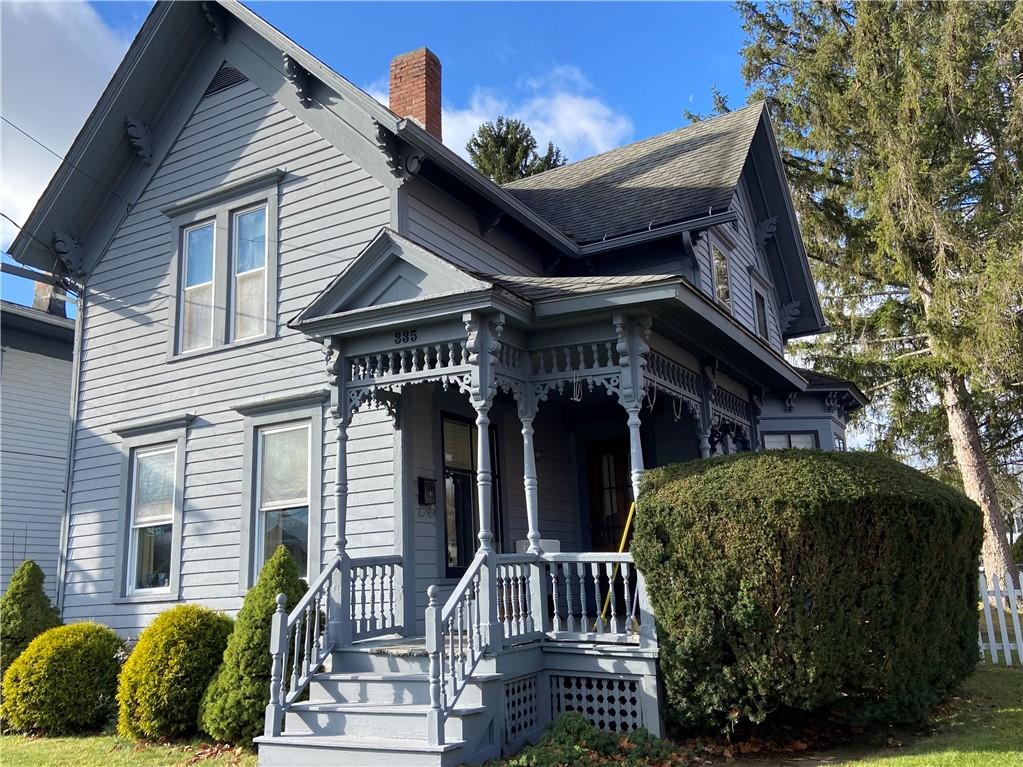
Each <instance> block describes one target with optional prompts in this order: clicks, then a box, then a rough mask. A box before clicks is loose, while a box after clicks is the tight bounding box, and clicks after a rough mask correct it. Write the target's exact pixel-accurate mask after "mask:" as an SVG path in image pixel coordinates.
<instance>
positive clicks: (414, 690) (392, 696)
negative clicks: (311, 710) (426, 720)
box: [309, 671, 501, 706]
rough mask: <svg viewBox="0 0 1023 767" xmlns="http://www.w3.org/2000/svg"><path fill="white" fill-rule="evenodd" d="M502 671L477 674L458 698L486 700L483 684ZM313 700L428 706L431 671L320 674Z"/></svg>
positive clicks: (471, 703) (311, 686) (466, 701)
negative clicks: (429, 673) (484, 698)
mask: <svg viewBox="0 0 1023 767" xmlns="http://www.w3.org/2000/svg"><path fill="white" fill-rule="evenodd" d="M500 676H501V675H500V674H476V675H474V676H473V680H472V682H471V683H470V684H468V685H467V686H466V688H465V689H464V690H463V691H462V694H461V696H460V697H459V699H458V701H459V703H461V704H464V705H469V706H476V705H480V704H481V703H482V702H483V690H482V685H483V684H484V683H485V682H489V681H492V680H494V679H499V678H500ZM309 701H310V702H313V703H318V702H333V703H379V704H385V705H386V704H412V705H417V704H418V705H425V704H428V703H429V702H430V677H429V675H428V674H399V673H374V672H371V671H353V672H347V673H328V672H324V673H320V674H317V675H316V676H314V677H313V678H312V680H311V681H310V682H309Z"/></svg>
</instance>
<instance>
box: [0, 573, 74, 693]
mask: <svg viewBox="0 0 1023 767" xmlns="http://www.w3.org/2000/svg"><path fill="white" fill-rule="evenodd" d="M45 580H46V575H45V574H44V573H43V571H42V569H41V568H40V567H39V565H37V564H36V563H35V562H33V561H32V560H31V559H26V560H25V561H24V562H22V563H21V564H20V565H18V569H17V570H15V571H14V573H13V574H12V575H11V580H10V581H9V582H8V583H7V591H5V592H4V595H3V597H0V677H2V676H3V672H4V671H6V670H7V667H8V666H9V665H11V662H12V661H13V660H14V659H15V658H17V657H18V656H19V655H21V652H22V650H24V649H25V648H26V647H28V645H29V642H31V641H32V640H33V639H35V638H36V637H37V636H39V635H40V634H42V633H43V632H44V631H46V630H47V629H51V628H53V627H54V626H59V625H60V616H59V615H58V614H57V611H56V609H54V607H53V605H52V604H50V598H49V597H48V596H46V591H44V590H43V581H45Z"/></svg>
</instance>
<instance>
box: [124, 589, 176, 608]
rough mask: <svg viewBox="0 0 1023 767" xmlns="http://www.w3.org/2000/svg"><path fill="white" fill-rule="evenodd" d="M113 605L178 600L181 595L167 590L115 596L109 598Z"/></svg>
mask: <svg viewBox="0 0 1023 767" xmlns="http://www.w3.org/2000/svg"><path fill="white" fill-rule="evenodd" d="M110 601H111V603H112V604H115V605H134V604H146V603H148V602H180V601H181V597H180V596H178V595H177V594H173V593H170V592H167V591H163V592H155V593H152V594H130V595H129V596H124V597H115V598H114V599H112V600H110Z"/></svg>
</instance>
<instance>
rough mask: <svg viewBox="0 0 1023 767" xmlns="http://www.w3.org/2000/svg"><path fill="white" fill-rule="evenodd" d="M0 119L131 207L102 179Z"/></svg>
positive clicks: (20, 128)
mask: <svg viewBox="0 0 1023 767" xmlns="http://www.w3.org/2000/svg"><path fill="white" fill-rule="evenodd" d="M0 120H3V121H4V122H5V123H7V124H8V125H10V126H11V127H12V128H14V130H16V131H18V133H20V134H21V135H22V136H24V137H25V138H27V139H28V140H29V141H31V142H32V143H34V144H37V145H39V146H41V147H42V148H43V149H45V150H46V151H47V152H49V153H50V154H52V155H53V156H54V157H56V158H57V159H58V160H60V161H61V163H64V164H67V165H69V166H70V167H71V168H72V169H73V170H76V171H78V172H79V173H81V174H82V175H83V176H85V177H86V178H87V179H89V180H90V181H92V182H93V183H94V184H96V185H98V186H101V187H102V188H103V189H106V190H107V191H108V192H110V194H112V195H114V197H116V198H117V199H119V200H120V201H121V202H123V203H124V204H125V205H127V206H128V209H129V210H130V209H131V203H130V202H128V201H127V200H126V199H124V198H123V197H121V195H119V194H118V193H117V192H115V191H114V190H113V189H111V188H110V187H109V186H107V185H106V184H104V183H103V182H102V181H100V180H99V179H98V178H96V177H95V176H93V175H90V174H89V173H86V172H85V171H84V170H82V169H81V168H79V167H78V166H77V165H76V164H75V163H73V162H71V161H70V160H69V159H67V157H65V156H64V155H62V154H60V153H59V152H55V151H54V150H53V149H50V147H48V146H46V144H44V143H43V142H42V141H40V140H39V139H37V138H36V137H35V136H33V135H32V134H31V133H29V132H28V131H27V130H25V129H24V128H22V127H21V126H19V125H17V124H15V123H14V122H12V121H11V120H9V119H7V118H6V117H4V116H3V115H0Z"/></svg>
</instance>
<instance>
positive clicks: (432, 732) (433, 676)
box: [426, 586, 444, 746]
mask: <svg viewBox="0 0 1023 767" xmlns="http://www.w3.org/2000/svg"><path fill="white" fill-rule="evenodd" d="M439 594H440V591H439V589H438V588H437V587H436V586H430V588H428V589H427V590H426V595H427V597H429V600H430V601H429V605H428V606H427V608H426V652H427V653H428V654H429V656H430V710H429V711H428V712H427V714H426V727H427V737H428V739H429V742H430V744H431V745H434V746H441V745H444V714H443V710H442V709H441V702H440V698H441V693H440V685H441V674H442V670H441V662H440V661H441V658H440V655H441V652H442V650H443V648H444V635H443V633H442V630H443V627H442V626H441V619H440V611H441V607H440V602H439V600H438V596H439Z"/></svg>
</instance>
